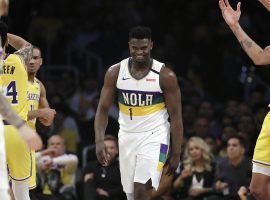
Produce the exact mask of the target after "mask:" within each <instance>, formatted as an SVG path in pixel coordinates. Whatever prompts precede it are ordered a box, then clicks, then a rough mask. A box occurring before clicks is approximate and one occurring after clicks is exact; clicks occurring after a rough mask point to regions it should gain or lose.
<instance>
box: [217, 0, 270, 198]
mask: <svg viewBox="0 0 270 200" xmlns="http://www.w3.org/2000/svg"><path fill="white" fill-rule="evenodd" d="M261 2H269V1H266V0H261ZM263 5H265V7H266V8H269V7H267V4H263ZM268 5H269V4H268ZM240 6H241V3H240V2H239V3H238V4H237V9H236V10H234V9H232V7H231V5H230V3H229V1H228V0H219V7H220V9H221V12H222V16H223V18H224V20H225V22H226V23H227V24H228V25H229V27H230V29H231V30H232V32H233V33H234V35H235V36H236V38H237V40H238V41H239V43H240V44H241V46H242V48H243V49H244V51H245V52H246V53H247V55H248V56H249V57H250V58H251V59H252V61H253V62H254V63H255V64H256V65H267V64H270V46H267V47H266V48H264V49H262V48H261V47H260V46H259V45H258V44H256V43H255V42H254V41H253V40H252V39H251V38H250V37H249V36H248V35H247V34H246V33H245V32H244V31H243V29H242V28H241V26H240V24H239V18H240V15H241V10H240ZM269 132H270V112H268V114H267V115H266V117H265V119H264V122H263V125H262V129H261V132H260V135H259V137H258V139H257V142H256V146H255V149H254V155H253V169H252V179H251V184H250V189H251V192H252V194H253V195H254V196H255V197H256V199H258V200H262V199H263V200H265V199H270V196H269V194H268V192H267V187H268V185H269V184H270V167H269V166H270V148H269V146H270V135H269Z"/></svg>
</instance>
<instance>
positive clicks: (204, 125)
mask: <svg viewBox="0 0 270 200" xmlns="http://www.w3.org/2000/svg"><path fill="white" fill-rule="evenodd" d="M193 135H194V136H198V137H201V138H203V139H204V138H206V137H207V136H210V122H209V120H208V119H207V118H206V117H203V116H199V117H197V118H196V119H195V125H194V134H193Z"/></svg>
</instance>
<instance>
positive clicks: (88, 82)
mask: <svg viewBox="0 0 270 200" xmlns="http://www.w3.org/2000/svg"><path fill="white" fill-rule="evenodd" d="M97 86H98V85H97V80H96V79H94V78H91V77H84V78H83V86H82V87H83V89H82V90H80V91H77V92H76V93H75V94H74V95H73V97H72V98H71V100H70V108H71V109H72V110H73V111H74V112H75V113H77V114H78V116H79V117H80V120H82V121H87V120H90V119H91V118H93V117H94V116H95V110H94V108H93V107H92V101H93V99H94V98H95V97H96V96H98V93H99V92H98V87H97Z"/></svg>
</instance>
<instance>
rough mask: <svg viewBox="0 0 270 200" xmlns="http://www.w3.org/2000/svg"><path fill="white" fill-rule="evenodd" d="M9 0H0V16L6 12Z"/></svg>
mask: <svg viewBox="0 0 270 200" xmlns="http://www.w3.org/2000/svg"><path fill="white" fill-rule="evenodd" d="M8 7H9V0H0V16H3V15H6V14H8Z"/></svg>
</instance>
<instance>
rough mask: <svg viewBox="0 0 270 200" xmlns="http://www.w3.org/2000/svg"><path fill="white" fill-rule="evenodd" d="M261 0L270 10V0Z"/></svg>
mask: <svg viewBox="0 0 270 200" xmlns="http://www.w3.org/2000/svg"><path fill="white" fill-rule="evenodd" d="M259 2H261V3H262V5H263V6H264V7H265V8H266V9H267V10H268V11H269V12H270V0H259Z"/></svg>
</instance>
